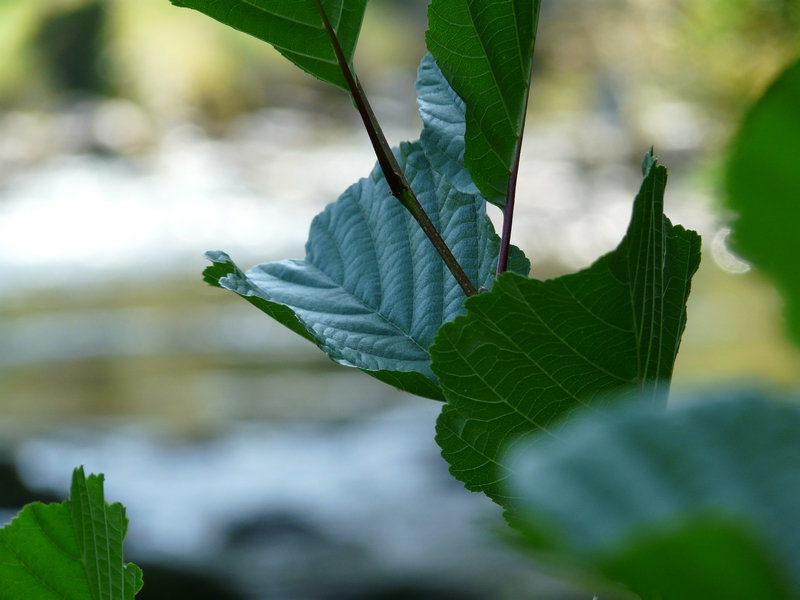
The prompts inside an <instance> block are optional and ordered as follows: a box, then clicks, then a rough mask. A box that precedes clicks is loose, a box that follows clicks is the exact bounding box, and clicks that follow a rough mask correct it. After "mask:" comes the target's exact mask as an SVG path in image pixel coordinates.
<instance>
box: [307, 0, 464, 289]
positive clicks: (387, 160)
mask: <svg viewBox="0 0 800 600" xmlns="http://www.w3.org/2000/svg"><path fill="white" fill-rule="evenodd" d="M317 7H318V8H319V12H320V14H321V15H322V22H323V24H324V25H325V30H326V31H327V32H328V37H329V38H330V40H331V45H332V46H333V51H334V53H335V54H336V60H337V61H338V63H339V68H340V69H341V71H342V75H344V78H345V81H346V82H347V87H348V88H350V94H351V96H352V97H353V101H354V102H355V104H356V108H357V109H358V113H359V114H360V115H361V120H362V121H363V122H364V127H365V128H366V130H367V134H368V135H369V139H370V142H372V147H373V149H374V150H375V155H376V156H377V157H378V164H379V165H380V167H381V171H383V176H384V177H385V178H386V182H387V183H388V184H389V190H390V192H391V194H392V196H394V197H395V198H397V199H398V200H399V201H400V204H402V205H403V206H404V207H405V208H406V209H407V210H408V212H410V213H411V216H412V217H414V219H415V220H416V221H417V223H418V224H419V226H420V227H421V228H422V231H423V232H425V235H426V236H428V239H429V240H430V241H431V243H432V244H433V247H434V248H435V249H436V251H437V252H438V253H439V256H441V257H442V260H443V261H444V264H445V265H446V266H447V268H448V269H449V270H450V272H451V273H452V274H453V277H454V278H455V280H456V282H458V285H460V286H461V289H462V290H464V294H466V295H467V296H474V295H475V294H477V293H478V290H477V289H475V286H474V285H473V283H472V281H470V279H469V277H468V276H467V274H466V273H465V272H464V269H463V268H462V267H461V265H460V264H459V262H458V260H457V259H456V257H455V256H453V253H452V252H451V251H450V248H449V247H448V246H447V243H446V242H445V241H444V239H442V236H441V235H440V234H439V232H438V231H437V230H436V227H435V226H434V224H433V222H432V221H431V220H430V217H428V214H427V213H426V212H425V209H424V208H423V207H422V205H421V204H420V203H419V200H418V199H417V197H416V195H415V194H414V190H412V189H411V185H410V184H409V183H408V180H407V179H406V177H405V175H404V174H403V170H402V169H401V168H400V165H399V164H398V162H397V159H396V158H395V156H394V153H393V152H392V150H391V148H390V146H389V143H388V142H387V141H386V136H384V135H383V130H382V129H381V127H380V125H379V123H378V119H377V118H376V117H375V113H374V112H373V111H372V107H371V106H370V104H369V101H368V100H367V95H366V94H365V93H364V90H363V89H362V88H361V84H360V83H359V81H358V80H357V78H356V76H355V74H354V73H353V72H352V71H351V70H350V65H348V64H347V59H346V58H345V56H344V51H343V50H342V47H341V45H340V44H339V38H338V37H337V36H336V32H335V31H334V29H333V26H332V25H331V22H330V20H329V19H328V15H327V14H326V12H325V8H324V7H323V6H322V0H317Z"/></svg>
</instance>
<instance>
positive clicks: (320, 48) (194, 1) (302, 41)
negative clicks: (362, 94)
mask: <svg viewBox="0 0 800 600" xmlns="http://www.w3.org/2000/svg"><path fill="white" fill-rule="evenodd" d="M170 1H171V2H172V3H173V4H175V5H176V6H185V7H187V8H193V9H195V10H198V11H200V12H202V13H204V14H206V15H208V16H209V17H211V18H213V19H216V20H217V21H220V22H221V23H224V24H225V25H229V26H231V27H233V28H234V29H238V30H239V31H243V32H244V33H248V34H250V35H252V36H254V37H257V38H258V39H260V40H263V41H265V42H268V43H269V44H271V45H272V46H274V47H275V49H276V50H277V51H278V52H280V53H281V54H283V55H284V56H285V57H286V58H288V59H289V60H290V61H292V62H293V63H294V64H296V65H297V66H298V67H300V68H301V69H303V70H304V71H306V72H308V73H310V74H311V75H313V76H314V77H316V78H318V79H321V80H322V81H326V82H328V83H332V84H333V85H335V86H338V87H340V88H342V89H343V90H345V91H347V90H348V87H347V83H346V82H345V79H344V76H343V75H342V73H341V71H340V70H339V66H338V63H337V61H336V56H335V54H334V52H333V46H332V45H331V41H330V38H329V37H328V34H327V33H326V31H325V28H324V26H323V24H322V17H321V16H320V12H319V8H318V7H317V3H316V0H293V1H292V2H275V1H274V0H170ZM322 4H323V6H324V7H325V13H326V14H327V15H328V18H329V19H330V21H331V24H332V25H333V28H334V31H336V36H337V38H338V39H339V43H340V44H341V46H342V49H343V50H344V54H345V57H346V58H347V60H348V63H349V64H350V65H351V67H352V62H353V55H354V53H355V49H356V42H357V41H358V34H359V32H360V31H361V21H362V19H363V18H364V10H365V8H366V5H367V0H323V1H322Z"/></svg>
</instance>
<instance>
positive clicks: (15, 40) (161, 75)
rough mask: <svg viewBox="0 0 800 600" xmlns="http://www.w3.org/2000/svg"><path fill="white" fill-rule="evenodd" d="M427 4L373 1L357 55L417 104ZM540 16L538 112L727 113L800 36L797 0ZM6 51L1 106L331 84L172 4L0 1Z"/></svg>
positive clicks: (214, 99)
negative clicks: (672, 104)
mask: <svg viewBox="0 0 800 600" xmlns="http://www.w3.org/2000/svg"><path fill="white" fill-rule="evenodd" d="M426 4H427V3H426V2H425V0H415V1H413V2H410V1H405V2H404V1H402V0H395V1H389V0H373V1H372V2H371V3H370V4H369V6H368V9H367V14H366V18H365V25H364V29H363V33H362V39H361V41H360V44H359V50H358V53H357V57H356V62H357V64H358V68H359V71H360V73H361V75H362V78H364V79H365V80H366V81H368V83H373V85H374V84H375V80H374V79H373V80H372V81H370V78H379V77H380V75H379V73H380V72H387V73H390V72H393V71H394V72H395V75H396V72H397V69H398V68H402V69H407V70H408V83H409V99H411V100H412V102H413V95H412V94H413V90H412V89H411V87H410V86H411V84H412V83H413V71H414V67H415V66H416V64H417V62H418V61H419V58H420V57H421V56H422V54H423V53H424V47H423V44H422V41H421V39H422V35H421V33H422V31H423V30H424V28H425V17H426V15H425V5H426ZM92 19H95V21H94V22H92ZM543 19H544V20H543V25H542V27H541V32H540V37H539V40H538V41H537V56H536V61H537V66H536V72H535V73H536V75H535V82H534V106H535V108H536V110H544V111H550V110H553V111H558V110H563V109H585V108H587V107H588V108H592V107H596V106H597V104H603V103H608V102H620V101H621V100H620V98H621V97H622V98H624V101H623V102H624V104H625V106H623V107H622V108H626V109H633V110H634V111H636V110H637V109H638V108H642V107H644V106H645V105H646V104H648V103H650V102H652V101H654V100H656V101H657V100H663V99H664V98H667V99H669V98H682V99H685V100H690V101H694V102H699V103H702V104H705V105H707V106H708V107H709V110H711V111H713V112H716V113H721V114H718V116H720V117H723V118H725V119H727V118H728V117H730V116H732V115H736V114H738V111H740V110H741V108H742V107H743V105H744V103H745V102H746V100H748V99H752V98H754V97H755V96H756V95H757V94H758V93H759V92H760V91H761V88H763V86H764V85H765V84H766V83H767V82H768V81H769V80H771V79H772V77H773V76H774V75H775V73H776V72H777V71H778V69H779V67H780V65H782V64H784V63H785V62H786V61H787V60H788V58H789V57H790V56H791V55H792V54H793V53H794V52H795V51H796V50H797V48H798V46H799V45H800V1H798V0H664V1H662V2H650V1H649V0H602V1H594V2H587V1H585V0H559V2H546V3H545V4H544V6H543ZM54 32H57V35H53V33H54ZM95 42H97V46H96V45H95ZM98 48H99V49H98ZM0 51H2V54H3V56H4V60H3V61H2V63H0V106H5V107H9V106H13V105H26V106H45V107H46V106H50V105H52V102H53V97H54V96H53V94H55V97H56V98H58V94H59V93H60V92H64V91H69V90H75V89H76V85H75V84H76V83H78V84H80V85H78V86H77V89H79V90H83V91H86V89H87V88H89V89H90V91H91V90H92V89H93V91H95V92H102V93H106V94H111V95H118V96H122V97H126V98H130V99H132V100H134V101H136V102H138V103H140V104H142V105H143V106H144V107H146V108H148V109H150V110H152V111H154V112H156V113H157V114H159V113H164V114H166V115H167V116H169V115H172V114H174V113H176V112H178V113H180V112H182V111H184V110H185V108H186V107H187V106H190V107H193V109H194V110H196V111H199V112H200V113H202V114H204V115H205V116H207V117H210V118H212V119H216V118H225V117H228V116H231V115H235V114H238V113H241V112H243V111H247V110H250V109H253V108H256V107H259V106H263V105H266V104H286V103H289V102H291V101H292V99H293V98H294V96H296V95H297V94H298V90H299V89H303V90H312V92H313V96H315V97H317V98H322V99H324V98H325V95H326V94H328V93H330V92H325V91H323V90H324V88H323V86H322V85H320V84H317V83H316V82H314V81H313V80H312V79H311V78H309V77H307V76H305V75H303V74H302V73H298V72H296V71H295V70H294V69H292V68H291V65H288V64H286V63H285V62H284V61H282V60H279V57H278V56H277V53H276V52H275V51H274V50H272V49H271V48H268V47H267V46H266V45H265V44H262V43H259V42H258V41H257V40H253V39H250V38H248V37H247V36H245V35H242V34H240V33H237V32H234V31H229V30H228V29H226V28H221V27H218V26H216V24H215V23H214V22H213V21H212V20H211V19H208V18H206V17H203V16H202V15H199V14H192V13H191V12H190V11H186V10H176V9H175V8H174V7H173V6H172V5H171V4H170V3H169V2H167V1H166V0H39V1H37V2H29V1H26V0H0ZM79 54H80V55H82V56H79ZM66 63H69V64H68V65H67V64H66ZM81 69H83V70H84V78H83V80H82V81H79V80H76V77H77V73H78V72H79V71H80V70H81ZM65 71H66V72H67V73H71V77H70V76H65ZM86 73H88V75H87V74H86ZM609 88H611V89H613V90H615V91H614V93H613V94H612V97H611V99H610V100H609V98H608V97H607V95H606V94H605V92H606V91H607V90H608V89H609ZM332 93H336V92H335V91H334V92H332Z"/></svg>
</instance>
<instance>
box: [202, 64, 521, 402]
mask: <svg viewBox="0 0 800 600" xmlns="http://www.w3.org/2000/svg"><path fill="white" fill-rule="evenodd" d="M426 65H427V66H426ZM429 67H430V63H429V62H428V61H425V62H424V63H423V67H422V70H423V71H424V72H425V73H426V76H425V78H422V77H421V82H422V83H420V85H419V86H418V91H419V93H420V97H421V102H422V103H423V104H425V103H428V102H430V98H429V97H430V95H437V96H438V95H439V94H440V93H441V89H442V85H443V84H444V85H446V82H444V79H443V78H442V76H441V73H438V72H436V71H434V72H431V71H430V70H428V68H429ZM437 73H438V76H437ZM442 110H443V111H444V113H443V114H447V118H448V119H450V120H451V122H457V121H458V119H459V118H461V119H463V112H459V110H458V107H457V106H455V105H454V106H453V107H452V108H451V109H450V110H449V111H448V110H447V109H446V107H442ZM424 119H425V121H426V124H425V128H426V130H428V129H429V128H431V127H433V128H435V127H437V124H436V123H433V122H432V121H431V120H430V119H428V117H426V116H424ZM458 130H459V129H458V127H457V126H456V127H454V128H453V129H447V128H445V129H439V130H437V132H436V135H433V136H430V135H427V134H426V133H425V132H423V136H422V140H421V141H419V142H414V143H407V144H403V145H401V147H400V148H399V150H398V151H397V152H396V156H397V159H398V161H399V163H400V165H401V167H402V168H403V171H404V172H405V174H406V176H407V177H408V179H409V181H410V183H411V185H412V187H413V189H414V190H415V192H416V194H417V197H418V198H419V200H420V203H421V204H422V205H423V207H424V208H425V211H426V212H427V213H428V215H429V216H430V217H431V219H432V220H433V222H434V224H435V225H436V228H437V229H438V230H439V232H440V233H441V234H442V237H443V238H444V240H445V241H446V242H447V244H448V246H449V247H450V248H451V250H452V251H453V254H454V255H455V256H456V258H457V259H458V261H459V262H460V263H461V265H462V267H463V268H464V270H465V271H466V273H467V275H468V276H469V277H470V279H471V280H472V281H473V283H474V284H475V285H476V287H481V286H484V287H486V288H490V287H491V286H492V282H493V279H494V264H495V262H496V260H497V254H498V249H499V239H498V238H497V236H496V235H495V233H494V230H493V228H492V225H491V222H490V221H489V218H488V217H487V216H486V210H485V208H486V207H485V200H484V199H483V198H482V197H481V196H479V195H477V194H469V193H464V192H463V191H459V187H461V188H462V189H468V184H465V182H466V181H467V179H468V177H469V176H468V174H467V173H466V170H465V168H464V167H463V165H461V166H459V165H458V164H457V163H455V162H453V161H446V163H438V162H437V163H436V164H437V165H440V168H439V169H438V170H437V169H436V168H434V167H433V166H432V162H431V160H436V158H434V159H429V158H428V157H429V156H431V157H436V156H437V155H438V154H439V153H440V148H439V146H438V145H437V144H441V143H444V144H448V139H449V140H450V142H449V143H452V144H457V143H458V140H457V136H458ZM454 181H456V182H458V184H454V183H453V182H454ZM457 185H458V187H457ZM208 257H209V258H210V259H211V260H212V261H213V262H214V265H212V266H211V267H209V268H208V269H206V271H205V278H206V281H208V282H209V283H211V284H212V285H219V286H220V287H223V288H226V289H229V290H232V291H234V292H236V293H237V294H239V295H241V296H242V297H244V298H245V299H246V300H248V301H249V302H251V303H252V304H254V305H256V306H258V307H259V308H260V309H261V310H263V311H264V312H266V313H267V314H269V315H270V316H272V317H273V318H275V319H277V320H278V321H280V322H281V323H283V324H284V325H286V326H287V327H289V328H290V329H292V330H293V331H295V332H297V333H299V334H300V335H302V336H303V337H305V338H307V339H309V340H311V341H313V342H314V343H316V344H317V345H318V346H319V347H320V348H321V349H322V350H324V351H325V352H326V353H327V354H328V355H329V356H330V357H331V358H332V359H333V360H335V361H336V362H338V363H340V364H343V365H347V366H354V367H357V368H359V369H363V370H364V371H366V372H368V373H370V374H371V375H373V376H375V377H377V378H379V379H381V380H383V381H386V382H387V383H390V384H392V385H394V386H396V387H399V388H401V389H404V390H407V391H410V392H412V393H415V394H419V395H422V396H426V397H430V398H437V399H441V398H442V395H441V391H440V390H439V387H438V383H437V382H436V378H435V377H434V376H433V373H432V372H431V370H430V357H429V355H428V347H429V346H430V344H431V343H432V342H433V338H434V336H435V335H436V332H437V330H438V329H439V327H440V326H441V325H442V323H445V322H447V321H450V320H452V319H454V318H455V317H456V316H457V315H459V314H461V313H462V312H463V308H462V305H463V301H464V294H463V292H462V290H461V288H460V287H459V286H458V284H457V283H456V281H455V279H453V277H452V275H451V274H450V272H449V271H448V270H447V269H446V268H445V266H444V264H443V263H442V261H441V259H440V257H439V255H438V254H437V253H436V251H435V249H434V248H433V246H432V245H431V243H430V242H429V240H428V239H427V238H426V237H425V234H424V233H423V232H422V230H421V229H420V228H419V226H418V225H417V224H416V223H415V222H414V221H413V219H412V218H411V216H410V215H409V214H408V212H407V211H406V210H405V209H404V208H403V207H402V206H401V205H400V203H399V202H398V201H397V200H396V199H395V198H393V197H392V196H391V195H390V194H389V189H388V186H387V184H386V180H385V179H384V177H383V175H382V174H381V172H380V170H379V169H377V168H376V169H375V170H374V171H373V172H372V174H371V175H370V177H368V178H366V179H362V180H361V181H359V182H358V183H356V184H355V185H353V186H352V187H350V188H349V189H348V190H347V191H346V192H345V193H344V194H342V196H341V197H340V198H339V200H337V201H336V202H335V203H333V204H331V205H329V206H328V207H327V208H326V210H325V212H323V213H322V214H320V215H319V216H317V217H316V218H315V219H314V221H313V222H312V224H311V231H310V233H309V240H308V243H307V244H306V257H305V259H304V260H286V261H281V262H275V263H267V264H262V265H259V266H257V267H254V268H253V269H251V270H250V271H248V272H247V273H244V272H242V271H241V270H240V269H238V267H236V265H235V264H234V263H233V262H232V261H231V260H230V258H229V257H228V256H227V255H225V254H224V253H219V252H216V253H209V254H208ZM512 260H513V264H512V268H513V269H514V270H515V271H517V272H519V273H522V274H527V272H528V269H529V263H528V261H527V259H525V257H524V256H523V255H522V253H521V252H519V251H518V250H515V252H514V253H513V256H512Z"/></svg>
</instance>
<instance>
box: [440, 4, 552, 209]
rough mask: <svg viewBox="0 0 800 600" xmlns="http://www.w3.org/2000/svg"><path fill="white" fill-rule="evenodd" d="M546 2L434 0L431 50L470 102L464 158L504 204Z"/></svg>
mask: <svg viewBox="0 0 800 600" xmlns="http://www.w3.org/2000/svg"><path fill="white" fill-rule="evenodd" d="M539 5H540V0H501V1H498V2H482V1H480V0H433V1H432V2H431V4H430V6H429V7H428V27H429V29H428V32H427V34H426V42H427V45H428V50H429V51H430V52H431V54H433V56H434V57H435V58H436V62H437V63H438V64H439V67H440V68H441V69H442V72H443V73H444V74H445V77H446V78H447V81H449V82H450V85H451V86H452V87H453V89H454V90H455V91H456V92H457V93H458V95H459V96H461V98H463V99H464V101H465V102H466V116H467V131H466V155H465V161H466V165H467V167H468V168H469V172H470V173H471V174H472V178H473V179H474V180H475V183H476V184H477V186H478V188H479V189H480V190H481V192H483V194H484V195H485V196H486V198H487V199H488V200H489V202H492V203H493V204H496V205H497V206H500V207H503V206H504V205H505V197H506V193H507V188H508V180H509V176H510V174H511V170H512V168H513V164H514V157H515V155H516V150H517V146H518V145H519V144H521V143H522V130H523V125H524V122H525V110H526V107H527V102H528V91H529V88H530V79H531V60H532V56H533V45H534V41H535V37H536V26H537V23H538V20H539Z"/></svg>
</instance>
